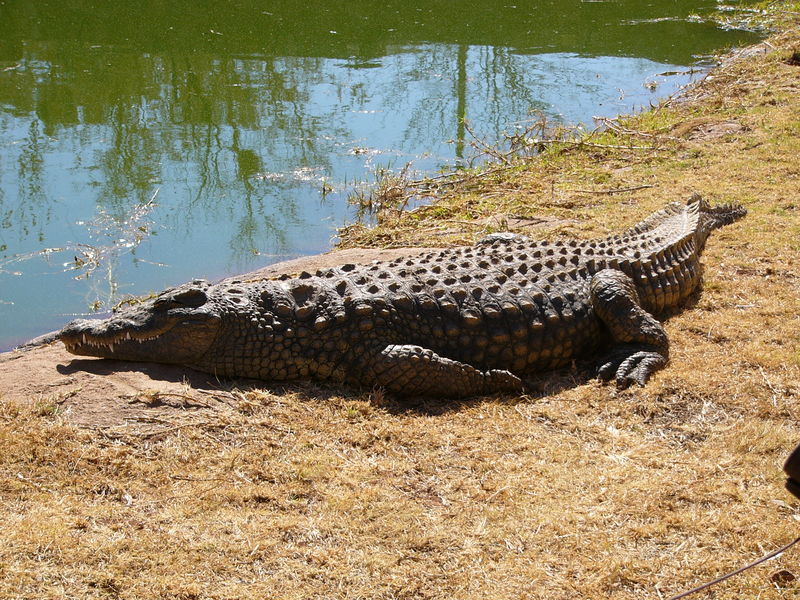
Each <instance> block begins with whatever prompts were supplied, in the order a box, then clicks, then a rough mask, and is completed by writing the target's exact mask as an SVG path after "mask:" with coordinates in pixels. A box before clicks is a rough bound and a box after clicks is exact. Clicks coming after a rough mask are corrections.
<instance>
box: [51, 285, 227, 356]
mask: <svg viewBox="0 0 800 600" xmlns="http://www.w3.org/2000/svg"><path fill="white" fill-rule="evenodd" d="M209 287H210V286H209V285H208V283H206V282H205V281H201V280H198V281H193V282H192V283H187V284H184V285H181V286H178V287H175V288H171V289H168V290H166V291H164V292H162V293H161V294H159V295H158V296H156V297H155V298H152V299H150V300H147V301H145V302H142V303H141V304H136V305H132V306H128V307H126V308H124V309H122V310H120V311H118V312H116V313H114V314H113V315H112V316H110V317H109V318H107V319H95V320H88V319H77V320H75V321H72V322H71V323H69V324H68V325H67V326H66V327H64V329H62V330H61V331H60V332H59V334H58V338H59V339H60V340H61V341H62V342H64V345H65V346H66V348H67V350H68V351H69V352H71V353H73V354H80V355H83V356H98V357H101V358H114V359H118V360H132V361H148V362H161V363H177V364H196V363H198V362H200V361H201V359H202V357H203V356H204V355H205V354H206V352H207V351H208V349H209V348H210V347H211V345H212V343H213V342H214V339H215V338H216V337H217V333H218V330H219V326H220V322H221V320H222V317H221V315H220V314H219V311H218V307H217V306H216V305H215V303H213V302H210V301H209V297H208V294H207V291H208V288H209Z"/></svg>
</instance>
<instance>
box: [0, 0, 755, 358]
mask: <svg viewBox="0 0 800 600" xmlns="http://www.w3.org/2000/svg"><path fill="white" fill-rule="evenodd" d="M715 6H716V4H715V3H714V2H709V1H704V2H698V1H695V2H689V1H674V2H670V1H653V2H642V1H629V0H616V1H606V2H601V1H593V2H589V1H585V2H581V1H577V0H568V1H549V2H548V1H540V2H516V3H513V2H511V1H507V2H492V1H488V0H487V1H484V2H481V3H473V2H461V1H457V0H448V1H443V0H438V1H437V0H426V1H425V2H422V1H420V0H404V1H403V2H399V1H390V2H380V3H378V2H356V1H352V0H351V1H349V2H346V3H345V2H341V3H337V2H319V1H317V0H307V1H305V2H302V3H299V2H288V1H282V2H253V1H246V0H241V1H238V2H235V1H234V2H225V3H223V2H206V1H203V0H195V1H193V2H183V1H173V2H162V1H159V2H155V1H152V0H139V1H138V2H130V1H122V0H117V1H115V2H97V1H92V0H85V1H82V2H79V1H70V0H64V1H61V2H50V1H36V0H28V1H19V2H13V1H9V0H0V349H2V348H8V347H10V346H11V345H12V344H13V343H14V342H18V341H21V340H24V339H27V338H30V337H32V336H35V335H38V334H40V333H43V332H45V331H49V330H52V329H55V328H57V327H59V326H61V325H62V324H63V323H64V322H65V321H67V320H68V319H70V318H72V317H73V316H75V315H81V314H86V313H90V312H92V311H93V310H99V311H103V310H108V309H109V307H110V306H111V305H113V304H114V302H116V301H117V300H118V299H119V298H120V297H122V296H124V295H125V294H143V293H147V292H149V291H152V290H159V289H162V288H163V287H166V286H168V285H172V284H176V283H179V282H182V281H185V280H188V279H190V278H193V277H205V278H210V279H213V278H217V277H221V276H224V275H227V274H232V273H235V272H242V271H246V270H249V269H253V268H257V267H259V266H262V265H265V264H267V263H269V262H275V261H277V260H283V259H286V258H291V257H295V256H298V255H303V254H309V253H316V252H320V251H324V250H326V249H328V248H329V247H330V244H331V240H332V237H333V236H334V235H335V229H336V227H340V226H342V225H344V224H346V223H347V222H349V221H351V220H352V219H353V218H354V215H353V212H352V210H351V208H349V207H348V206H347V204H346V202H345V198H346V195H347V193H348V192H349V191H351V190H352V189H353V187H354V186H357V185H358V184H359V182H365V181H370V180H373V173H374V171H375V170H376V169H385V168H388V169H396V170H400V169H402V168H403V167H404V166H405V165H406V164H408V163H411V170H412V172H417V171H419V172H431V171H434V170H436V169H438V168H441V167H442V166H444V165H454V164H458V163H459V162H463V161H465V160H467V159H468V158H469V156H468V154H469V145H468V143H467V141H468V140H465V128H464V126H463V120H464V119H468V121H469V122H470V123H471V124H472V127H473V129H474V130H475V131H476V132H477V133H478V134H479V135H480V136H481V137H483V138H485V139H487V140H494V139H499V138H501V137H502V132H504V131H512V130H513V129H514V128H516V127H523V126H524V125H525V123H526V122H527V121H528V120H529V119H531V114H532V111H542V112H544V113H545V114H546V115H547V116H548V118H550V119H552V120H556V121H557V120H563V121H566V122H569V123H576V122H584V123H588V124H590V123H591V118H592V116H596V115H597V116H599V115H603V116H612V115H615V114H618V113H620V112H629V111H632V110H636V109H638V108H641V107H645V106H648V105H649V103H650V102H654V101H657V100H658V98H660V97H663V96H665V95H668V94H670V93H672V92H674V91H675V90H676V89H678V87H679V86H681V85H684V84H686V83H687V82H688V81H689V80H690V79H691V78H692V76H693V75H691V74H687V73H686V71H687V70H689V67H691V66H692V65H696V64H698V62H700V63H702V62H703V57H704V56H705V55H707V54H708V53H710V52H712V51H714V50H716V49H719V48H723V47H727V46H732V45H741V44H745V43H750V42H752V41H754V40H755V39H756V36H755V35H754V34H752V33H748V32H743V31H737V30H723V29H721V28H719V27H717V26H716V25H715V24H714V23H712V22H711V21H709V20H707V19H705V18H704V15H707V14H709V13H710V11H711V10H712V9H714V8H715ZM676 72H677V74H675V73H676ZM694 76H696V75H694ZM323 188H324V189H326V190H332V191H330V192H329V193H325V194H323V193H322V190H323Z"/></svg>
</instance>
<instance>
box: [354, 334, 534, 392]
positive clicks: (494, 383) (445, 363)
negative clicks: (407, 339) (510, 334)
mask: <svg viewBox="0 0 800 600" xmlns="http://www.w3.org/2000/svg"><path fill="white" fill-rule="evenodd" d="M363 375H364V377H365V379H366V380H369V381H371V382H372V383H373V384H375V385H377V386H380V387H382V388H385V389H386V390H388V391H390V392H393V393H395V394H398V395H401V396H439V397H446V398H463V397H467V396H477V395H481V394H493V393H499V392H522V389H523V386H522V381H521V380H520V379H519V377H517V376H516V375H514V374H512V373H510V372H509V371H501V370H498V369H493V370H490V371H481V370H479V369H476V368H475V367H472V366H470V365H468V364H465V363H461V362H458V361H455V360H451V359H449V358H445V357H443V356H439V355H438V354H436V353H435V352H433V351H432V350H429V349H427V348H422V347H421V346H412V345H389V346H386V347H385V348H383V349H382V350H381V351H380V352H379V353H378V354H377V355H376V356H374V357H373V358H371V359H368V360H367V361H366V364H365V366H364V369H363Z"/></svg>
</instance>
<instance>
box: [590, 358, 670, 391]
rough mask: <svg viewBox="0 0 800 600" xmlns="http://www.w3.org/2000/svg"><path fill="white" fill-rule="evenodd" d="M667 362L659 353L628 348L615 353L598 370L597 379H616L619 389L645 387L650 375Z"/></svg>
mask: <svg viewBox="0 0 800 600" xmlns="http://www.w3.org/2000/svg"><path fill="white" fill-rule="evenodd" d="M666 362H667V358H666V357H665V356H664V355H663V354H661V353H659V352H653V351H652V350H636V349H631V348H626V349H623V350H618V351H616V352H613V353H612V354H611V356H609V358H608V360H607V361H606V362H604V363H603V364H602V365H601V366H600V368H599V369H598V370H597V377H598V379H600V380H601V381H610V380H611V379H612V378H614V379H615V381H616V384H617V387H618V388H619V389H625V388H627V387H628V386H629V385H631V384H632V383H636V384H638V385H639V386H644V385H645V383H647V380H648V379H649V378H650V375H652V374H653V373H654V372H655V371H657V370H658V369H660V368H661V367H663V366H664V365H665V364H666Z"/></svg>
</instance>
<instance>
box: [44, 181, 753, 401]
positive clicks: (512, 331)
mask: <svg viewBox="0 0 800 600" xmlns="http://www.w3.org/2000/svg"><path fill="white" fill-rule="evenodd" d="M745 214H746V211H745V210H744V209H743V208H741V207H734V206H722V207H718V208H711V207H709V206H708V204H706V203H705V202H704V201H703V200H701V199H700V198H699V197H697V196H694V197H692V198H691V199H690V200H689V202H688V203H687V204H686V205H680V204H670V205H668V206H667V207H666V208H664V209H663V210H661V211H658V212H656V213H654V214H653V215H651V216H650V217H648V218H647V219H645V220H644V221H642V222H641V223H639V224H638V225H637V226H635V227H633V228H632V229H630V230H628V231H626V232H624V233H623V234H621V235H617V236H612V237H609V238H604V239H599V240H590V241H569V242H561V241H558V242H546V241H541V242H534V241H530V240H528V239H527V238H523V237H511V238H510V239H497V240H494V241H492V240H490V239H487V240H486V241H483V242H479V243H478V244H477V245H475V246H468V247H461V248H453V249H449V250H443V251H441V252H436V253H430V254H426V255H423V256H418V257H415V258H409V259H397V260H394V261H391V262H375V263H373V264H371V265H366V266H356V265H343V266H340V267H336V268H331V269H323V270H320V271H318V272H317V273H316V274H315V275H311V274H309V273H302V274H301V275H300V276H299V277H296V278H289V277H283V278H280V279H278V280H256V281H226V282H222V283H220V284H218V285H210V284H208V283H206V282H205V281H194V282H192V283H188V284H185V285H182V286H179V287H176V288H172V289H169V290H166V291H165V292H163V293H162V294H160V295H159V296H158V297H156V298H154V299H152V300H149V301H147V302H144V303H142V304H140V305H136V306H132V307H129V308H126V309H123V310H121V311H119V312H118V313H116V314H114V315H113V316H111V317H110V318H108V319H104V320H94V321H90V320H77V321H73V322H72V323H70V324H68V325H67V326H66V327H65V328H64V329H63V330H62V331H61V332H60V333H59V337H60V339H61V340H62V341H63V342H64V344H65V345H66V347H67V349H68V350H69V351H70V352H73V353H74V354H82V355H89V356H100V357H106V358H115V359H120V360H132V361H150V362H164V363H176V364H181V365H186V366H190V367H193V368H195V369H199V370H202V371H207V372H209V373H214V374H216V375H220V376H229V377H252V378H258V379H265V380H271V381H287V380H297V379H316V380H334V381H343V382H349V383H352V384H356V385H362V386H379V387H383V388H385V389H387V390H388V391H390V392H393V393H395V394H398V395H406V396H439V397H463V396H471V395H479V394H487V393H496V392H520V391H522V389H523V384H522V379H521V378H524V377H525V376H528V375H531V374H533V373H537V372H540V371H544V370H548V369H554V368H558V367H561V366H564V365H566V364H569V362H570V361H572V360H573V359H574V358H578V357H582V356H587V355H591V354H592V353H594V352H597V350H598V348H600V347H601V346H602V345H604V344H605V345H609V344H610V351H609V352H608V354H607V356H606V357H605V359H603V360H602V361H601V363H600V365H601V366H600V369H599V375H600V377H601V378H605V379H610V378H612V377H614V378H616V381H617V384H618V385H620V386H625V385H628V384H630V383H633V382H635V383H638V384H640V385H644V383H645V381H646V380H647V378H648V377H649V376H650V375H651V374H652V373H653V372H654V371H656V370H657V369H660V368H662V367H663V366H664V365H665V364H666V362H667V360H668V355H669V354H668V353H669V342H668V340H667V336H666V333H665V332H664V329H663V327H662V326H661V324H660V323H659V322H658V321H657V320H656V319H655V318H654V316H653V315H657V314H661V313H664V312H665V311H667V310H669V309H672V308H673V307H676V306H679V305H680V304H681V303H682V302H683V301H684V300H685V299H686V298H687V297H688V296H689V295H690V294H691V293H692V292H693V291H694V290H695V289H696V288H697V286H698V285H699V283H700V276H701V273H700V263H699V258H700V254H701V252H702V250H703V248H704V246H705V242H706V238H707V237H708V235H709V233H710V232H711V231H712V230H713V229H716V228H718V227H721V226H723V225H726V224H728V223H731V222H733V221H735V220H737V219H739V218H741V217H743V216H744V215H745Z"/></svg>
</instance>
